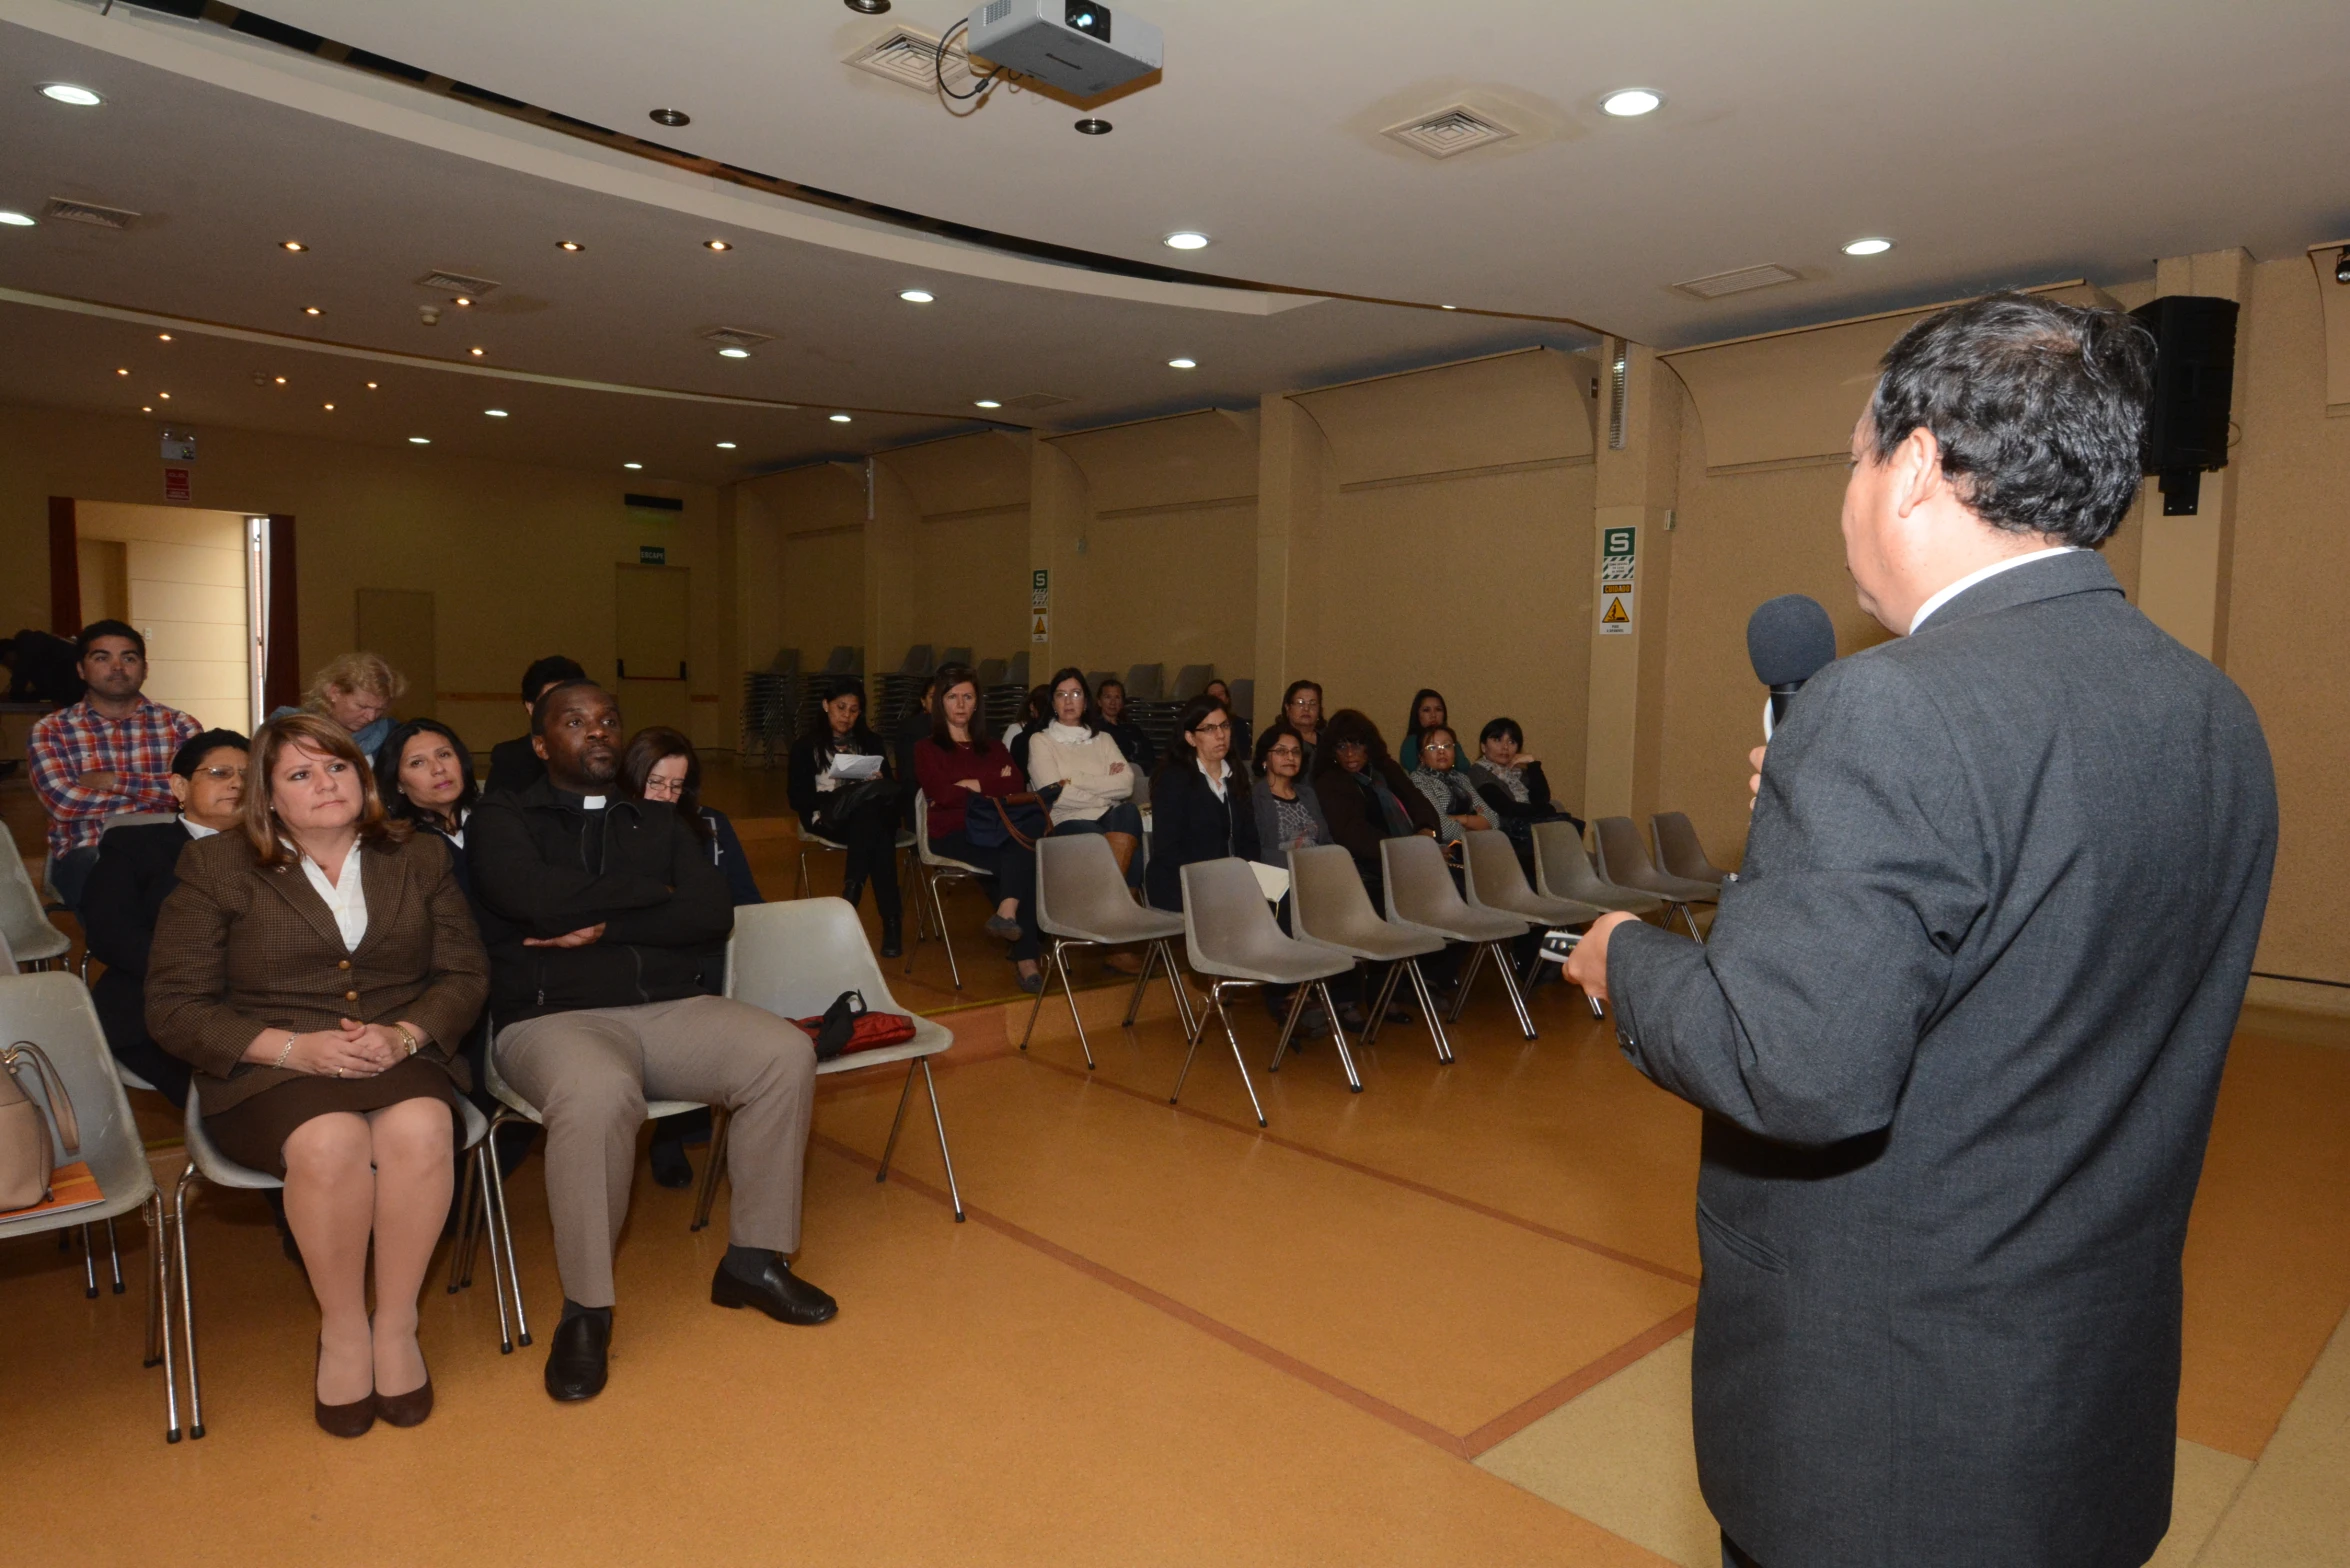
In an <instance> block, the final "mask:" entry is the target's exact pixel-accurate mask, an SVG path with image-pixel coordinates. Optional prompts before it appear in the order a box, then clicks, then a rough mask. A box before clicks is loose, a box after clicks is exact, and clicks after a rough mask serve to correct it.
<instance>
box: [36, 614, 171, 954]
mask: <svg viewBox="0 0 2350 1568" xmlns="http://www.w3.org/2000/svg"><path fill="white" fill-rule="evenodd" d="M74 649H75V652H76V653H77V654H78V655H79V657H78V659H77V661H76V662H75V665H74V673H75V674H76V675H77V676H79V677H80V678H81V681H82V684H83V692H82V699H81V700H80V701H79V702H76V703H74V704H73V705H72V706H71V707H66V708H60V709H58V710H57V711H56V712H55V713H51V714H45V715H43V717H42V719H41V721H40V722H39V723H38V724H35V725H34V726H33V732H32V735H31V737H30V739H29V740H28V742H27V744H26V747H25V750H26V753H27V755H28V756H29V758H30V760H31V763H32V780H33V791H34V793H36V794H37V795H39V796H40V797H41V804H42V805H43V806H45V807H46V808H48V812H49V867H48V873H49V884H50V885H51V886H52V887H54V888H56V889H57V895H58V897H60V898H62V899H64V900H65V907H66V908H68V909H72V910H79V909H80V908H81V903H82V887H83V884H84V883H86V882H87V881H88V880H89V878H90V870H91V868H92V867H93V866H95V865H96V864H97V862H98V838H99V835H100V834H102V833H103V832H105V830H106V819H107V818H108V817H111V816H116V815H119V814H121V813H123V812H128V811H169V810H171V809H172V804H173V795H172V789H171V777H172V774H171V759H172V758H173V757H174V756H175V755H177V754H178V752H179V749H180V747H181V746H183V745H185V744H186V743H187V742H188V741H189V740H191V739H192V738H194V736H195V734H196V731H197V729H198V725H197V723H196V721H195V720H194V719H191V718H189V717H188V716H187V715H186V714H184V713H182V712H180V711H179V710H178V709H176V708H166V707H163V706H162V705H160V704H158V703H153V702H149V701H148V700H147V699H146V698H145V697H143V696H141V695H140V688H141V687H142V686H144V685H145V684H146V683H147V639H146V638H144V637H142V636H140V635H139V633H138V631H137V630H136V629H135V628H133V627H129V626H126V625H124V624H123V623H122V622H120V621H92V622H91V623H90V624H89V625H87V626H85V627H83V628H82V630H81V635H80V636H78V637H76V638H75V639H74Z"/></svg>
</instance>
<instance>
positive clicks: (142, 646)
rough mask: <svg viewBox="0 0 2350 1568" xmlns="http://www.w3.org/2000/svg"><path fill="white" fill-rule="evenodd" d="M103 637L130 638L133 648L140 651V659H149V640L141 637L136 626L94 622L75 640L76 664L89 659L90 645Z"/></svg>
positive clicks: (82, 630) (111, 622) (74, 654)
mask: <svg viewBox="0 0 2350 1568" xmlns="http://www.w3.org/2000/svg"><path fill="white" fill-rule="evenodd" d="M101 637H128V638H129V639H130V640H131V646H132V647H134V648H136V649H138V650H139V657H140V658H142V659H144V658H145V657H147V639H146V638H144V637H142V636H140V635H139V629H138V628H137V627H136V626H126V625H125V624H123V623H122V622H121V621H92V622H91V623H90V624H89V625H87V626H85V627H83V628H82V629H81V633H80V635H78V636H77V637H75V638H74V640H73V656H74V660H75V662H77V663H78V662H80V661H81V660H83V659H86V658H88V657H89V656H90V644H92V643H94V642H96V641H97V640H98V639H99V638H101Z"/></svg>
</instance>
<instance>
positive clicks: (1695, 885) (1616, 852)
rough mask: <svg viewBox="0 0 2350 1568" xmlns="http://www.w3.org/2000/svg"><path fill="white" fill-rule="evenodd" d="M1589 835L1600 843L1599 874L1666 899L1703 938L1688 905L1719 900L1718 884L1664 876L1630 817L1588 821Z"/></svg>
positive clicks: (1666, 903)
mask: <svg viewBox="0 0 2350 1568" xmlns="http://www.w3.org/2000/svg"><path fill="white" fill-rule="evenodd" d="M1591 836H1592V838H1593V839H1595V840H1596V841H1597V843H1598V846H1599V874H1600V875H1601V876H1603V877H1605V878H1606V879H1607V880H1608V881H1610V882H1614V883H1616V884H1618V885H1619V886H1622V887H1628V888H1635V889H1637V890H1638V891H1640V892H1643V893H1654V894H1655V895H1656V896H1657V897H1658V898H1661V899H1663V900H1664V901H1665V907H1666V908H1668V909H1670V910H1672V911H1673V912H1674V913H1676V914H1678V915H1679V916H1680V917H1681V920H1682V923H1683V924H1685V925H1687V926H1688V927H1689V934H1690V935H1691V936H1692V937H1695V938H1696V939H1697V940H1698V941H1700V942H1702V941H1704V940H1705V937H1704V936H1703V935H1702V934H1700V933H1699V931H1698V929H1697V916H1695V915H1694V914H1692V913H1690V909H1689V906H1690V905H1692V904H1713V903H1719V902H1720V901H1721V897H1722V890H1721V889H1720V888H1719V887H1717V886H1715V885H1714V884H1713V883H1711V882H1697V881H1692V880H1691V879H1689V878H1687V877H1675V876H1667V875H1666V874H1665V873H1664V872H1662V871H1659V870H1657V869H1656V867H1654V866H1652V865H1650V864H1649V862H1648V851H1647V850H1646V849H1645V848H1643V847H1642V845H1641V843H1640V829H1639V828H1638V827H1636V826H1634V825H1633V822H1632V819H1631V818H1630V817H1601V818H1600V819H1599V820H1598V821H1596V822H1594V823H1592V824H1591Z"/></svg>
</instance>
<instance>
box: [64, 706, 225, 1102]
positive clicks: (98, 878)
mask: <svg viewBox="0 0 2350 1568" xmlns="http://www.w3.org/2000/svg"><path fill="white" fill-rule="evenodd" d="M171 795H172V799H173V800H175V801H176V802H178V804H179V810H180V816H179V820H178V821H177V822H138V823H129V824H126V825H124V826H122V827H119V828H114V829H111V830H109V831H108V833H107V834H106V836H105V837H104V838H102V839H100V840H99V841H98V863H97V865H96V867H95V868H94V869H92V871H91V872H90V880H89V883H88V884H87V886H86V887H85V888H84V889H83V892H82V909H81V922H82V934H83V938H84V940H85V941H87V942H88V944H89V949H90V956H91V957H92V958H95V959H97V960H98V961H99V962H100V963H102V964H104V965H105V966H106V970H105V973H103V974H101V975H99V976H98V980H97V983H96V984H95V985H93V986H91V987H90V1001H91V1003H92V1005H94V1006H95V1007H96V1008H97V1009H98V1022H99V1023H100V1024H102V1025H104V1026H105V1029H106V1045H107V1049H109V1050H111V1051H112V1052H113V1053H114V1059H115V1060H116V1061H118V1062H120V1063H122V1065H123V1066H125V1067H127V1068H129V1069H130V1070H131V1071H132V1072H134V1073H136V1074H138V1075H139V1076H140V1077H141V1078H143V1079H145V1080H146V1081H147V1082H149V1083H151V1084H153V1085H154V1086H155V1092H156V1093H158V1094H160V1095H162V1096H163V1097H164V1098H165V1099H167V1100H169V1101H170V1102H171V1103H172V1104H173V1105H175V1106H182V1107H184V1106H186V1104H187V1103H188V1064H187V1063H186V1062H183V1061H181V1060H180V1059H179V1058H178V1057H176V1056H173V1055H170V1054H169V1053H167V1052H166V1051H164V1049H163V1048H162V1047H161V1046H159V1045H157V1044H156V1043H155V1041H154V1039H153V1038H152V1037H151V1036H150V1035H149V1034H148V1033H147V959H148V953H149V950H150V949H152V948H153V946H154V945H155V917H156V916H157V915H159V914H160V913H162V910H163V901H164V900H165V899H166V898H168V897H170V896H171V890H172V889H173V888H175V887H178V886H179V862H180V851H181V850H183V849H186V848H187V847H188V845H189V844H190V843H191V842H192V841H194V840H196V839H202V838H210V837H211V836H212V835H213V834H215V833H225V832H228V831H230V830H231V829H234V828H236V827H238V826H239V825H240V824H241V823H242V822H243V820H244V818H243V815H242V812H241V807H242V804H243V801H244V796H245V737H244V736H242V735H239V734H238V733H237V732H236V731H235V730H206V731H205V732H204V733H203V734H201V735H198V736H197V737H196V738H195V739H193V740H191V741H189V742H188V743H187V744H186V745H184V746H182V747H180V749H179V750H178V752H176V753H175V754H174V755H173V757H172V759H171Z"/></svg>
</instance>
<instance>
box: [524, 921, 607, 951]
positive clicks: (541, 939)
mask: <svg viewBox="0 0 2350 1568" xmlns="http://www.w3.org/2000/svg"><path fill="white" fill-rule="evenodd" d="M603 934H604V927H603V925H602V924H601V923H598V924H596V925H592V926H581V927H580V928H579V929H578V930H577V931H566V932H564V933H563V934H562V935H561V936H526V937H524V938H523V939H522V945H523V946H524V947H586V946H589V945H590V944H591V943H594V942H595V941H597V940H598V939H599V938H601V937H602V936H603Z"/></svg>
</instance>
